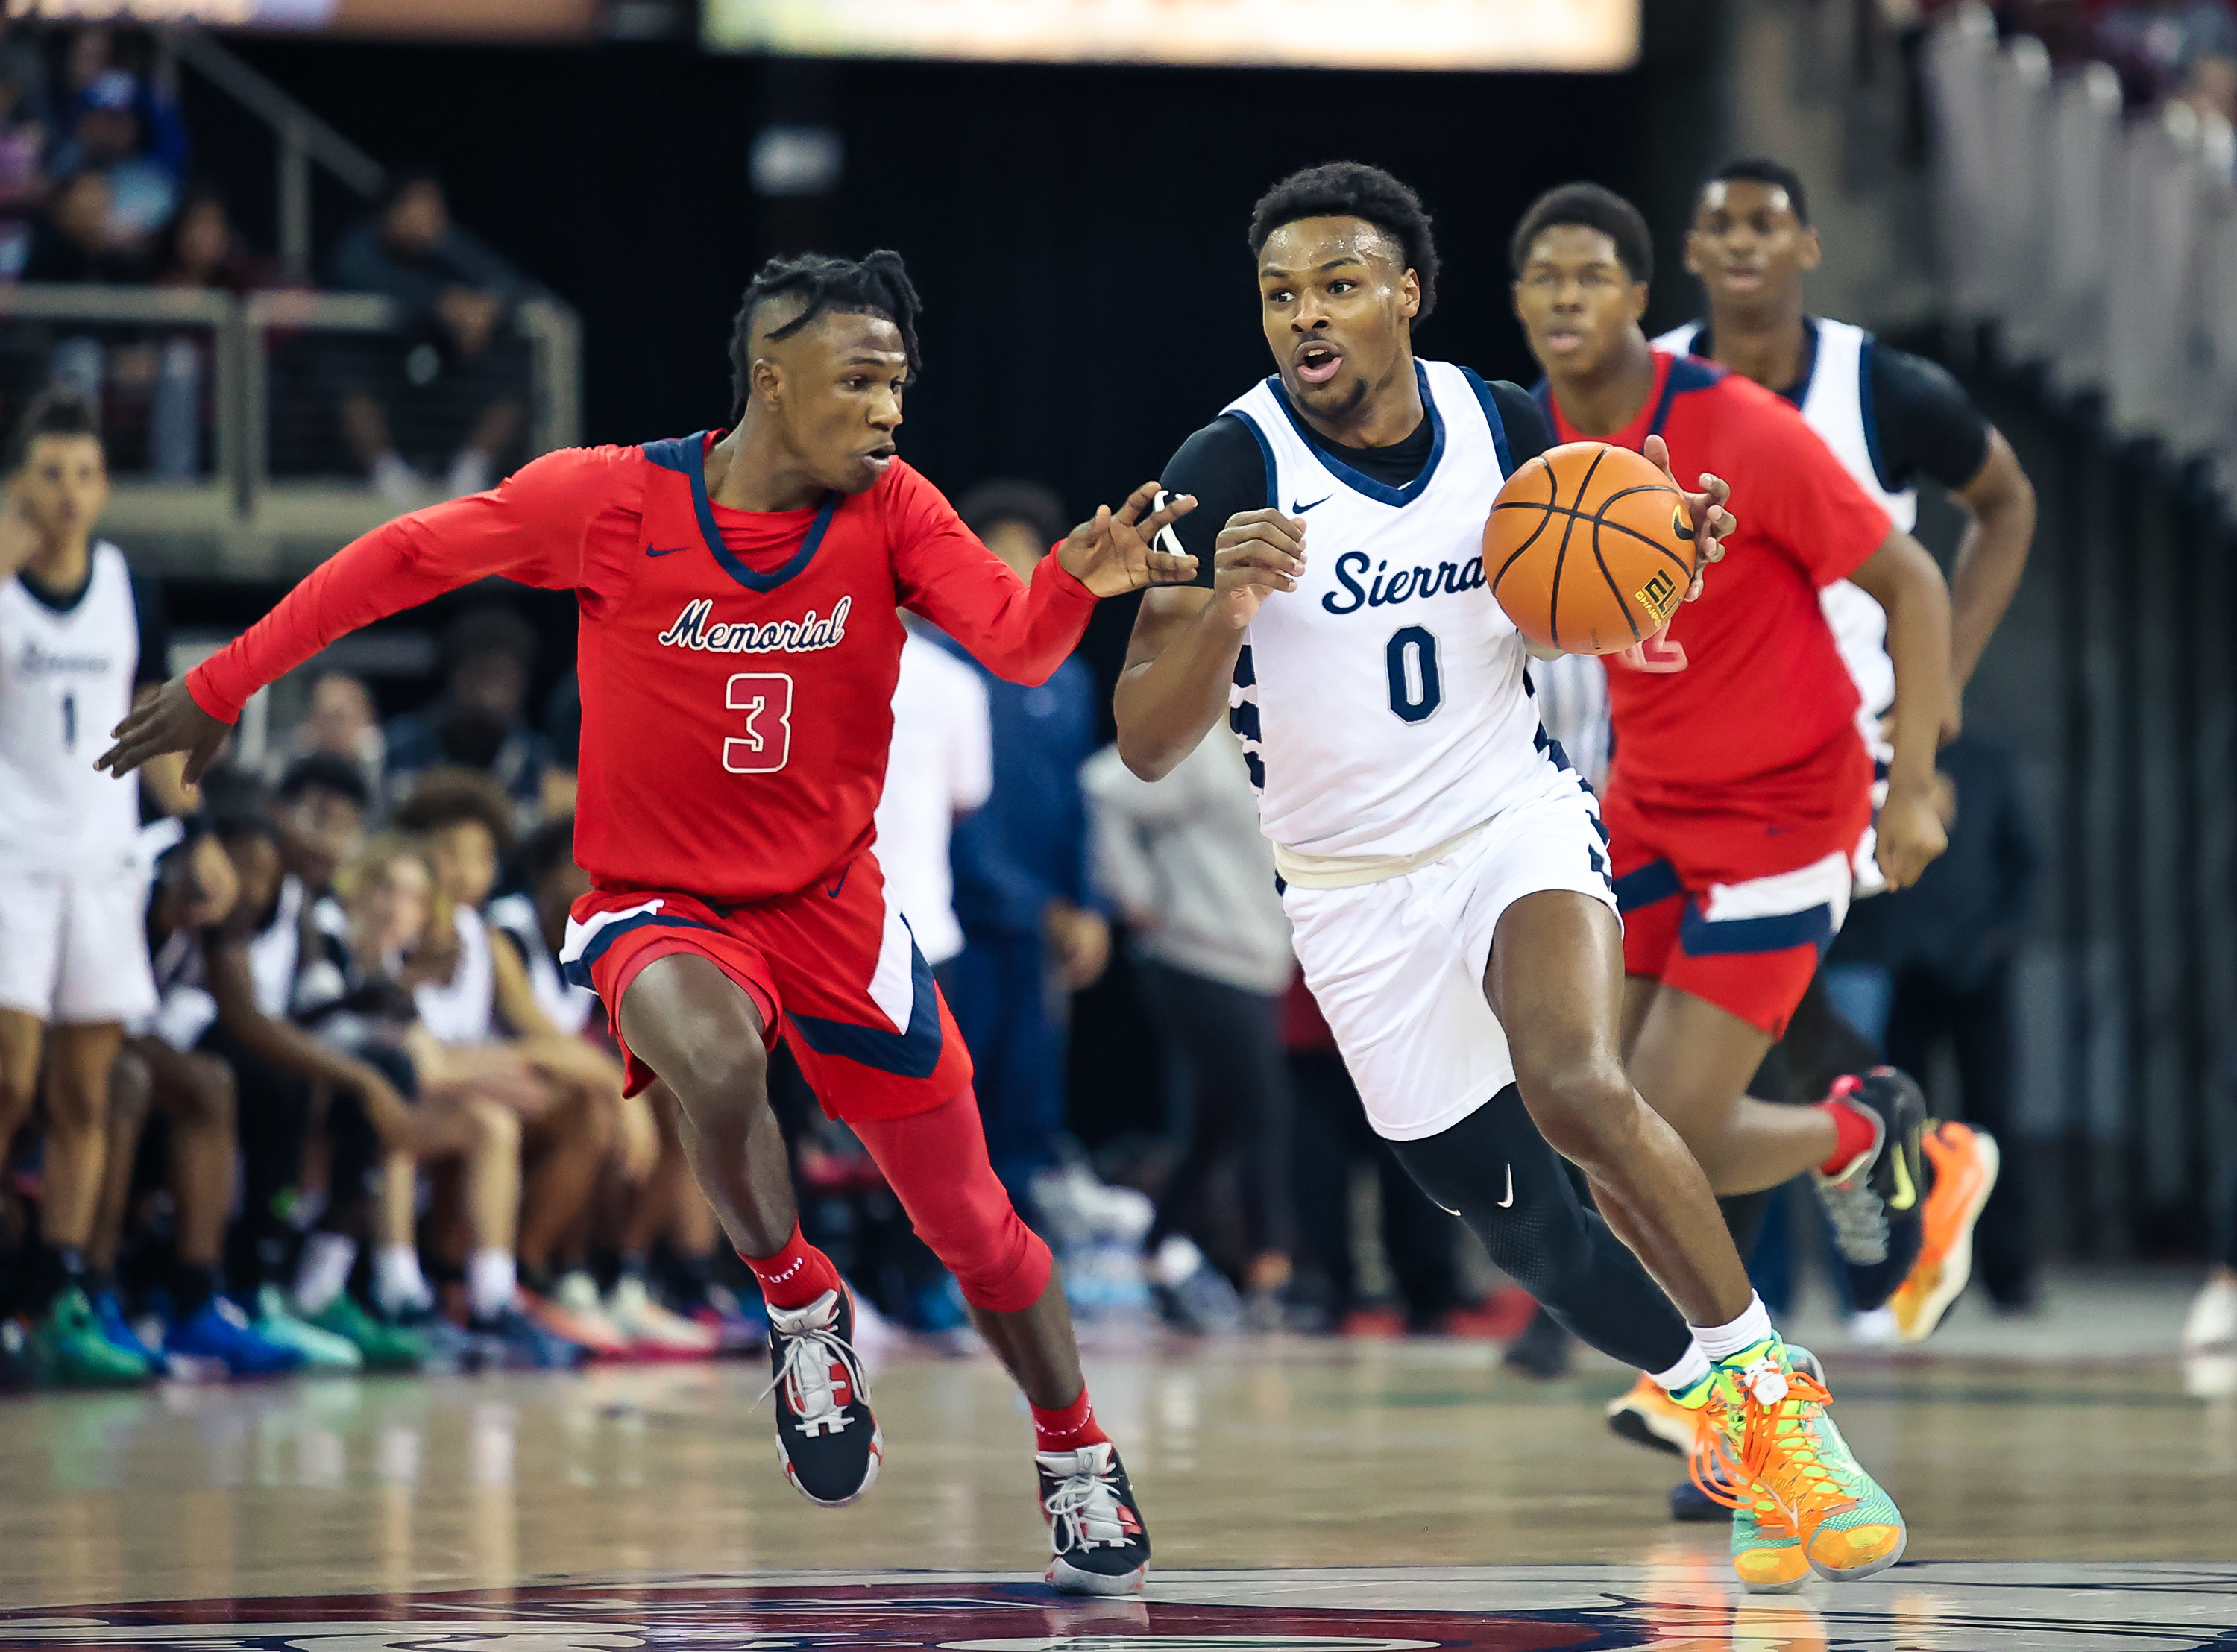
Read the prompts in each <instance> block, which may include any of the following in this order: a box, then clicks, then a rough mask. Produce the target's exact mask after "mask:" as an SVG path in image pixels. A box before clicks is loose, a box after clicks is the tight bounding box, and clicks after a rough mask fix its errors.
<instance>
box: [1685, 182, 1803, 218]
mask: <svg viewBox="0 0 2237 1652" xmlns="http://www.w3.org/2000/svg"><path fill="white" fill-rule="evenodd" d="M1793 209H1794V208H1793V204H1792V202H1791V201H1788V200H1787V198H1786V190H1785V187H1784V186H1783V185H1780V184H1775V183H1765V182H1764V181H1762V180H1760V179H1758V178H1714V179H1712V180H1711V181H1709V182H1708V183H1706V184H1705V185H1704V186H1703V187H1702V189H1701V210H1702V211H1703V212H1705V213H1710V212H1729V213H1732V214H1734V215H1736V216H1739V217H1745V216H1746V215H1748V214H1751V213H1755V212H1762V211H1765V210H1769V211H1771V212H1775V213H1782V212H1792V211H1793Z"/></svg>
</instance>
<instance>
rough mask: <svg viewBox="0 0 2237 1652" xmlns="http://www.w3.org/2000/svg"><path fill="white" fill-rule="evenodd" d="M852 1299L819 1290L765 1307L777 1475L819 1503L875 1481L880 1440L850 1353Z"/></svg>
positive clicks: (844, 1499) (836, 1502)
mask: <svg viewBox="0 0 2237 1652" xmlns="http://www.w3.org/2000/svg"><path fill="white" fill-rule="evenodd" d="M854 1331H855V1301H854V1297H853V1295H852V1294H851V1293H848V1292H846V1291H843V1290H841V1291H826V1292H824V1293H823V1294H822V1295H821V1296H819V1297H817V1298H816V1299H815V1300H814V1301H813V1302H810V1303H809V1304H808V1306H806V1307H801V1308H776V1307H773V1308H771V1309H770V1310H769V1372H770V1380H769V1386H768V1387H767V1388H765V1389H763V1390H762V1394H763V1395H764V1396H767V1395H771V1394H774V1395H775V1397H776V1449H777V1455H778V1457H779V1458H782V1460H783V1463H784V1473H785V1478H787V1479H789V1480H790V1481H791V1482H792V1484H793V1485H794V1487H795V1490H797V1491H799V1493H800V1495H801V1496H802V1497H806V1498H807V1499H808V1501H809V1502H810V1503H814V1504H821V1505H822V1507H824V1508H827V1509H837V1508H841V1507H843V1506H845V1505H846V1504H849V1503H852V1502H853V1501H854V1500H855V1498H857V1497H861V1495H862V1494H863V1493H864V1492H865V1491H868V1490H869V1489H870V1487H871V1486H872V1485H874V1484H876V1482H877V1478H878V1464H879V1463H880V1462H881V1460H882V1459H883V1458H884V1456H885V1438H884V1437H883V1436H882V1435H881V1434H880V1433H879V1432H878V1423H877V1418H874V1417H873V1416H872V1415H871V1414H870V1385H869V1382H868V1379H867V1378H865V1377H864V1376H863V1374H862V1360H861V1355H859V1354H858V1353H855V1344H854Z"/></svg>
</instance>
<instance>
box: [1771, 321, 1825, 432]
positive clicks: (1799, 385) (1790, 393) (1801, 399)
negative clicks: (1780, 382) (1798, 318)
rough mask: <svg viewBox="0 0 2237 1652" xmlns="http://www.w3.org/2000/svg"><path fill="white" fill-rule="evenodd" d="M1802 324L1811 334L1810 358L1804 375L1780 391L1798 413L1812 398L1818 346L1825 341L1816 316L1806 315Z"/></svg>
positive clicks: (1816, 374) (1816, 370)
mask: <svg viewBox="0 0 2237 1652" xmlns="http://www.w3.org/2000/svg"><path fill="white" fill-rule="evenodd" d="M1802 326H1803V328H1804V330H1805V332H1808V334H1809V335H1810V359H1809V360H1808V362H1806V363H1805V365H1804V366H1803V369H1802V377H1801V378H1798V379H1796V380H1795V381H1794V382H1793V383H1792V384H1791V385H1788V386H1787V387H1786V388H1785V390H1782V391H1780V392H1778V393H1779V394H1780V395H1782V396H1784V397H1785V398H1786V399H1787V400H1788V401H1790V402H1792V403H1793V404H1794V411H1796V412H1800V411H1802V404H1803V403H1805V402H1806V401H1808V400H1809V399H1810V381H1811V379H1813V378H1817V376H1818V346H1819V345H1821V344H1823V343H1824V342H1825V336H1824V335H1823V334H1822V333H1820V332H1818V318H1817V317H1816V316H1814V315H1805V316H1804V317H1803V318H1802Z"/></svg>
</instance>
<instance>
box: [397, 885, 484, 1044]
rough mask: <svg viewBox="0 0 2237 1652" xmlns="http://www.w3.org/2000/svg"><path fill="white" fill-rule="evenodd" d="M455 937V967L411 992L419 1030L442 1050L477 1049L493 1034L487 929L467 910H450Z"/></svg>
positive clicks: (473, 913) (472, 910) (465, 907)
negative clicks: (442, 1046)
mask: <svg viewBox="0 0 2237 1652" xmlns="http://www.w3.org/2000/svg"><path fill="white" fill-rule="evenodd" d="M451 917H452V923H453V925H455V926H456V928H457V931H458V937H459V958H458V962H457V963H456V964H454V965H452V970H451V978H450V979H449V980H447V981H422V982H421V983H420V984H419V985H418V986H416V987H413V988H412V1004H413V1005H414V1006H415V1007H416V1008H417V1009H418V1010H419V1024H420V1025H422V1026H423V1027H425V1028H426V1029H427V1030H428V1031H429V1032H432V1033H433V1034H434V1035H435V1037H436V1038H437V1040H438V1041H439V1042H440V1043H446V1044H478V1043H481V1042H482V1041H483V1040H484V1039H485V1038H488V1037H490V1036H491V1035H492V1033H494V1032H495V1031H496V1030H497V976H496V973H495V966H494V965H493V964H491V962H490V937H489V925H486V924H485V923H484V922H483V921H482V915H481V914H480V913H479V912H476V911H475V910H474V909H473V908H472V907H471V906H456V907H453V908H452V911H451Z"/></svg>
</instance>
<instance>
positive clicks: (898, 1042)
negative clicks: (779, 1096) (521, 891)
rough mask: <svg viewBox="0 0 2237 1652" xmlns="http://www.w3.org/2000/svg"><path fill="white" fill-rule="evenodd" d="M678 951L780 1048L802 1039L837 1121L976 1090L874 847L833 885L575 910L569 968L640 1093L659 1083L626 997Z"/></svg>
mask: <svg viewBox="0 0 2237 1652" xmlns="http://www.w3.org/2000/svg"><path fill="white" fill-rule="evenodd" d="M676 952H690V953H693V954H695V955H696V956H697V957H700V958H705V959H706V960H707V961H708V962H709V963H710V964H714V965H715V967H716V968H717V969H719V970H721V971H723V974H725V975H727V976H729V977H730V979H731V980H733V981H735V982H736V983H737V984H738V985H739V986H740V987H741V988H742V989H743V990H744V991H745V993H746V996H747V997H749V998H751V999H752V1000H753V1001H754V1007H755V1009H756V1010H758V1011H760V1013H761V1017H762V1026H763V1027H764V1028H765V1029H767V1031H766V1033H765V1035H764V1036H765V1037H766V1040H767V1042H768V1043H769V1044H770V1045H772V1046H774V1045H775V1043H777V1041H778V1040H779V1039H780V1038H782V1039H787V1040H789V1041H790V1043H791V1044H792V1052H793V1055H794V1056H795V1058H796V1059H797V1060H798V1061H799V1063H800V1068H801V1071H802V1073H803V1074H804V1075H805V1076H807V1079H808V1083H809V1084H810V1085H811V1086H812V1087H813V1088H814V1089H815V1094H816V1097H817V1099H818V1100H820V1101H821V1102H822V1103H823V1106H824V1109H825V1110H826V1111H828V1112H829V1113H830V1114H831V1115H832V1116H833V1117H835V1118H841V1119H845V1120H848V1121H849V1122H855V1121H859V1120H869V1119H896V1118H907V1117H908V1116H911V1115H912V1114H916V1113H922V1112H927V1111H929V1110H930V1109H933V1108H935V1107H938V1106H939V1105H940V1103H941V1102H945V1101H947V1100H948V1099H949V1098H950V1097H952V1096H957V1095H960V1093H961V1092H962V1091H963V1089H965V1087H966V1086H967V1085H968V1084H969V1083H971V1056H970V1054H969V1052H968V1051H967V1050H965V1049H964V1047H963V1037H962V1035H961V1034H960V1033H959V1032H957V1031H956V1030H955V1019H954V1017H953V1016H951V1015H949V1014H948V1011H947V1004H946V1003H945V1002H944V1001H943V1000H942V999H941V997H940V989H939V988H938V987H937V986H935V985H934V984H933V979H932V967H931V966H930V965H929V964H927V963H926V962H925V961H924V955H923V954H922V953H921V952H919V951H917V949H916V942H915V940H914V938H912V937H911V935H910V934H909V928H908V925H907V923H905V922H904V921H903V920H902V918H901V909H900V908H899V907H898V906H895V905H892V904H890V903H889V902H888V900H887V898H886V879H885V873H884V872H882V871H881V870H880V868H879V866H878V862H877V857H876V856H875V855H874V854H872V853H871V852H869V851H868V850H865V851H864V852H862V853H861V854H860V855H857V856H856V857H855V859H853V860H851V861H849V862H848V864H847V865H844V866H842V867H841V868H840V869H839V870H838V871H837V872H834V873H833V874H832V875H831V876H830V878H829V879H827V880H826V881H824V882H821V883H818V884H815V885H812V886H810V887H809V888H807V889H803V890H801V891H799V892H796V893H795V894H790V895H779V896H777V897H775V898H773V899H769V900H760V901H753V902H749V903H748V904H746V905H740V906H717V905H713V904H711V903H709V902H708V901H706V900H703V899H702V898H699V897H698V896H696V895H685V894H676V893H673V892H666V891H661V890H605V889H599V890H593V891H591V893H589V894H587V895H585V896H584V897H583V898H581V899H579V900H577V902H576V903H575V905H574V910H573V912H571V914H570V916H569V918H568V920H567V941H566V944H565V946H564V948H563V949H562V951H561V954H560V963H561V966H562V967H563V968H564V970H565V971H566V972H567V977H568V979H570V980H571V981H574V982H576V983H577V984H581V985H584V986H588V987H591V988H592V989H594V990H595V991H597V995H598V997H599V998H600V999H601V1000H602V1001H603V1002H604V1004H605V1006H606V1017H607V1022H608V1024H609V1025H610V1027H611V1028H612V1030H613V1035H614V1040H615V1042H616V1043H618V1044H620V1045H621V1047H622V1053H623V1056H624V1059H625V1060H626V1062H627V1063H628V1069H629V1089H630V1094H631V1095H635V1094H636V1093H637V1091H638V1090H641V1089H643V1088H644V1087H645V1086H646V1085H648V1084H650V1083H652V1081H653V1078H654V1076H655V1075H654V1073H653V1071H652V1070H651V1069H650V1067H648V1066H646V1065H645V1064H644V1063H643V1062H642V1061H640V1060H639V1059H638V1058H637V1056H636V1054H635V1053H634V1052H633V1051H631V1050H630V1048H629V1041H628V1040H627V1039H626V1038H624V1037H623V1036H622V1025H621V1006H622V999H623V997H624V995H625V994H626V993H627V992H628V991H629V989H630V983H631V982H632V981H634V980H636V979H637V972H638V971H640V970H642V969H643V968H644V966H645V965H646V964H650V963H651V962H653V961H654V960H655V959H656V958H666V957H668V956H669V955H670V954H671V953H676Z"/></svg>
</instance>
